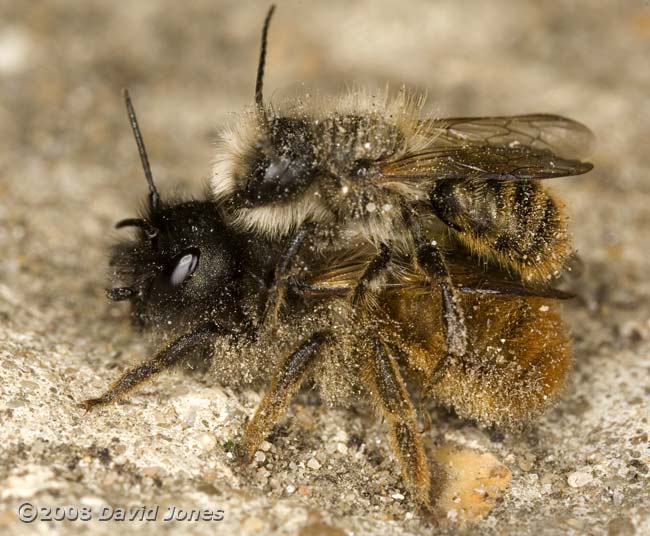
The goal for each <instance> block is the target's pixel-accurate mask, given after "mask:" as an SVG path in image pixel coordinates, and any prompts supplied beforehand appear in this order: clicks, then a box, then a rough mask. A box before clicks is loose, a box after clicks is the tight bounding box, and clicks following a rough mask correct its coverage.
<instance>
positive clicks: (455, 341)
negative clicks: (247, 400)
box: [417, 242, 467, 355]
mask: <svg viewBox="0 0 650 536" xmlns="http://www.w3.org/2000/svg"><path fill="white" fill-rule="evenodd" d="M417 261H418V265H419V266H420V268H422V270H424V272H425V273H426V275H427V276H428V277H429V278H430V279H432V280H434V281H435V283H434V284H437V285H438V286H439V288H440V293H441V297H442V322H443V327H444V330H445V341H446V344H447V352H449V353H450V354H452V355H463V354H464V353H465V351H466V350H467V328H466V326H465V317H464V315H463V311H462V309H461V306H460V298H459V292H458V289H456V287H454V286H453V284H452V282H451V276H450V275H449V270H448V269H447V264H446V263H445V259H444V257H443V255H442V252H441V251H440V248H438V246H437V244H436V243H435V242H431V243H429V244H425V245H423V246H420V247H419V248H418V251H417Z"/></svg>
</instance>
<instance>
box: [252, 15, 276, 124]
mask: <svg viewBox="0 0 650 536" xmlns="http://www.w3.org/2000/svg"><path fill="white" fill-rule="evenodd" d="M274 11H275V4H271V7H270V8H269V11H268V13H267V14H266V18H265V19H264V26H263V28H262V46H261V49H260V61H259V63H258V64H257V80H256V81H255V105H256V106H257V111H258V113H261V112H262V111H263V110H264V102H263V99H262V88H263V86H264V64H265V63H266V42H267V36H268V33H269V25H270V24H271V17H272V16H273V12H274Z"/></svg>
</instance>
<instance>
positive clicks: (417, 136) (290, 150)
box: [212, 7, 593, 355]
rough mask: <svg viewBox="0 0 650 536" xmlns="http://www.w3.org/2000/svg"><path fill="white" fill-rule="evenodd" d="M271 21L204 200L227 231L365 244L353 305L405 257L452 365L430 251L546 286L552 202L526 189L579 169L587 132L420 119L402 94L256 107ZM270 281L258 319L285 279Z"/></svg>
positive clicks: (555, 216) (556, 231) (564, 253)
mask: <svg viewBox="0 0 650 536" xmlns="http://www.w3.org/2000/svg"><path fill="white" fill-rule="evenodd" d="M273 10H274V8H273V7H271V9H270V10H269V12H268V15H267V17H266V21H265V24H264V30H263V34H262V47H261V54H260V60H259V66H258V71H257V83H256V91H255V112H254V113H249V114H243V115H242V116H241V119H240V121H239V122H238V123H237V124H236V125H235V127H234V128H232V129H230V130H227V131H226V132H225V133H224V134H223V135H222V138H221V143H220V145H219V148H218V153H217V157H216V164H215V167H214V174H213V178H212V190H213V194H214V196H215V199H217V200H218V201H221V202H223V204H224V209H225V215H224V217H225V218H226V219H227V220H228V221H229V222H231V223H232V225H233V226H234V227H235V228H237V229H242V230H246V231H253V232H256V233H258V234H259V235H260V236H266V237H269V238H275V237H291V236H293V237H294V239H295V238H298V237H301V240H304V241H306V242H308V243H309V245H310V246H311V247H312V248H313V247H315V248H322V249H329V250H332V249H337V248H344V247H345V246H346V244H347V245H350V244H354V243H357V242H369V243H371V244H373V245H374V246H375V247H376V249H377V254H376V257H375V259H374V260H373V261H372V262H371V263H370V264H369V266H368V271H367V272H364V273H362V274H361V276H360V279H359V281H358V282H357V285H355V287H354V288H353V289H351V291H350V295H349V299H350V301H351V303H352V304H353V305H360V304H362V302H364V301H365V300H364V295H365V294H367V293H368V291H369V290H370V291H372V290H373V289H374V291H377V290H378V289H380V288H381V286H382V280H385V275H386V270H387V269H388V268H389V265H390V263H391V257H392V256H395V255H396V254H397V255H398V256H400V255H403V254H408V255H410V256H411V258H412V259H413V262H414V264H415V266H416V267H417V268H418V269H419V270H420V271H422V272H423V273H424V274H425V275H426V276H427V277H428V278H429V279H430V280H432V281H433V282H434V286H435V287H437V288H438V289H439V291H440V293H441V295H442V298H443V308H442V314H443V319H444V324H445V326H446V333H447V335H446V344H447V348H448V350H449V351H450V352H451V353H452V354H455V355H462V354H463V353H464V351H465V350H466V348H467V330H466V328H465V326H464V321H463V315H462V311H461V310H460V308H459V307H458V305H457V304H458V300H459V297H458V292H457V290H456V289H455V285H454V282H453V281H452V279H451V277H450V273H449V268H448V266H447V263H446V260H445V252H444V251H442V249H441V248H440V246H439V244H440V243H441V242H442V240H443V238H445V237H446V236H447V235H451V236H452V237H453V243H454V244H453V245H452V248H453V249H461V250H463V251H465V252H467V255H471V256H473V257H475V258H476V262H477V263H481V264H484V265H493V266H497V267H498V268H499V269H501V270H502V271H506V272H508V273H509V274H510V275H511V276H512V277H513V278H515V279H520V280H522V281H525V283H526V285H528V286H539V287H542V286H547V285H548V283H549V280H551V279H552V278H553V277H555V276H557V275H558V274H559V273H560V271H561V270H562V269H563V267H564V265H565V263H566V261H567V259H568V257H569V256H570V255H571V254H572V249H571V245H570V240H569V235H568V232H567V226H566V218H565V215H564V212H563V209H562V205H561V203H560V202H559V201H558V200H557V199H556V198H555V197H554V196H553V195H551V194H550V193H549V192H548V191H546V190H545V189H544V187H543V186H542V184H541V182H540V181H541V180H542V179H550V178H555V177H564V176H569V175H579V174H582V173H586V172H587V171H589V170H590V169H592V165H591V164H589V163H585V162H582V161H580V160H579V158H580V157H581V156H582V155H584V154H586V153H587V152H588V151H589V149H590V146H591V144H592V141H593V136H592V134H591V132H590V131H589V130H588V129H587V128H586V127H585V126H583V125H581V124H579V123H576V122H575V121H572V120H570V119H567V118H564V117H559V116H555V115H547V114H532V115H522V116H512V117H475V118H447V119H433V118H428V117H423V116H422V106H423V99H421V98H417V97H415V96H413V95H410V94H409V93H408V92H406V91H401V92H400V93H399V94H398V95H397V96H396V97H390V96H389V95H388V94H382V95H371V94H369V93H364V92H360V91H355V92H352V93H350V94H347V95H344V96H343V97H340V98H337V99H333V100H324V99H316V98H310V97H305V98H304V99H295V98H294V99H291V100H290V101H288V102H286V103H284V104H281V105H280V106H272V105H268V104H265V103H264V101H263V96H262V87H263V73H264V63H265V53H266V36H267V31H268V26H269V23H270V19H271V16H272V14H273ZM298 251H299V248H296V252H298ZM276 275H277V276H278V279H277V281H276V284H275V286H274V290H273V292H272V293H271V298H270V299H269V302H268V307H267V315H269V316H270V317H271V320H272V321H274V320H275V319H276V318H277V314H278V310H279V308H280V306H281V305H282V301H283V296H284V293H285V287H286V280H287V279H286V277H285V274H282V273H280V272H278V273H277V274H276Z"/></svg>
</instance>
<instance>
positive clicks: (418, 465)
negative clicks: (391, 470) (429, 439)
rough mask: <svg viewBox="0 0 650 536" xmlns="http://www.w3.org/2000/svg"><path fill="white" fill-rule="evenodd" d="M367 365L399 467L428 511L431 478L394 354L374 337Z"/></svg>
mask: <svg viewBox="0 0 650 536" xmlns="http://www.w3.org/2000/svg"><path fill="white" fill-rule="evenodd" d="M371 344H372V351H371V352H369V354H370V355H369V360H368V363H367V367H366V371H365V373H366V379H367V380H368V385H370V390H371V392H372V396H373V398H374V402H375V405H376V407H377V409H379V410H381V412H382V414H383V415H384V416H385V418H386V422H387V424H388V428H389V440H390V445H391V448H392V449H393V452H394V454H395V457H396V458H397V460H398V461H399V464H400V466H401V469H402V476H403V478H404V482H405V484H406V487H407V489H408V490H409V491H410V493H411V494H412V495H413V496H414V498H415V499H416V500H417V502H418V503H419V504H420V505H422V506H424V507H425V508H426V509H427V510H429V511H431V509H432V505H433V502H434V501H433V497H432V495H433V492H432V479H431V471H430V467H429V461H428V460H427V457H426V454H425V451H424V447H423V445H422V441H421V439H420V434H419V433H418V429H417V421H416V418H415V409H414V407H413V403H412V402H411V397H410V396H409V393H408V391H407V390H406V386H405V385H404V381H403V380H402V377H401V374H400V372H399V369H398V366H397V362H396V361H395V358H394V357H393V356H392V355H391V354H390V353H389V351H388V350H387V348H386V346H385V345H384V344H383V343H382V342H381V341H380V340H378V339H373V340H372V342H371Z"/></svg>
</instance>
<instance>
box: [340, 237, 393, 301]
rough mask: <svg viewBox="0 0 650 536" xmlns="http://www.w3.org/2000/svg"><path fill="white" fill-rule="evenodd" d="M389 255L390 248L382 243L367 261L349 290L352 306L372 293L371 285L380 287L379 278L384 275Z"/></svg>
mask: <svg viewBox="0 0 650 536" xmlns="http://www.w3.org/2000/svg"><path fill="white" fill-rule="evenodd" d="M390 257H391V253H390V249H389V248H388V246H387V245H386V244H382V245H381V247H380V248H379V253H377V255H376V256H375V257H374V258H373V259H372V260H371V261H370V263H368V266H367V267H366V269H365V270H364V272H363V274H362V275H361V277H360V278H359V280H358V281H357V284H356V286H355V288H354V289H352V291H351V292H350V297H349V301H350V303H351V304H352V305H353V306H357V305H359V304H361V303H362V302H363V301H364V298H367V297H368V296H369V295H372V290H371V289H372V287H373V286H377V287H379V288H380V289H381V287H382V285H381V280H382V278H383V277H384V276H385V275H386V271H387V269H388V266H389V264H390Z"/></svg>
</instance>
